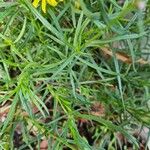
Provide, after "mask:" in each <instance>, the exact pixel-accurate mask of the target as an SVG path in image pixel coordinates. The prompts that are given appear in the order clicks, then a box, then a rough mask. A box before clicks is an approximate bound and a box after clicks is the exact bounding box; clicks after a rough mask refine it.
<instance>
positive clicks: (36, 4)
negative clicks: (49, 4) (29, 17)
mask: <svg viewBox="0 0 150 150" xmlns="http://www.w3.org/2000/svg"><path fill="white" fill-rule="evenodd" d="M39 1H40V0H34V1H33V3H32V4H33V6H34V7H35V8H37V7H38V4H39Z"/></svg>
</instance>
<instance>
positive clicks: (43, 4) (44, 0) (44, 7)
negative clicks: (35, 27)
mask: <svg viewBox="0 0 150 150" xmlns="http://www.w3.org/2000/svg"><path fill="white" fill-rule="evenodd" d="M42 10H43V12H44V13H46V0H42Z"/></svg>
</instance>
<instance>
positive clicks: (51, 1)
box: [47, 0, 58, 6]
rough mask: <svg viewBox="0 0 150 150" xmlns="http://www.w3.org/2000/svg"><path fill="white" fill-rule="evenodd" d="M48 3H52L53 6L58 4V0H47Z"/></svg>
mask: <svg viewBox="0 0 150 150" xmlns="http://www.w3.org/2000/svg"><path fill="white" fill-rule="evenodd" d="M47 2H48V4H50V5H51V6H56V5H57V4H58V2H56V0H47Z"/></svg>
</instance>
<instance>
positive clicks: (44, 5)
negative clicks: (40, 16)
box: [32, 0, 63, 13]
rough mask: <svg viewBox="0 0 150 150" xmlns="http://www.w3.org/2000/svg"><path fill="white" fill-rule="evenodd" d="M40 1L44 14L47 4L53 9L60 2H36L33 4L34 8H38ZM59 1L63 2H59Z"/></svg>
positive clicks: (47, 0)
mask: <svg viewBox="0 0 150 150" xmlns="http://www.w3.org/2000/svg"><path fill="white" fill-rule="evenodd" d="M40 1H42V10H43V12H44V13H46V4H47V3H48V4H49V5H51V6H53V7H55V6H56V5H57V4H58V2H57V1H56V0H34V1H33V3H32V4H33V6H34V7H36V8H37V7H38V4H39V2H40ZM59 1H63V0H59Z"/></svg>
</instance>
